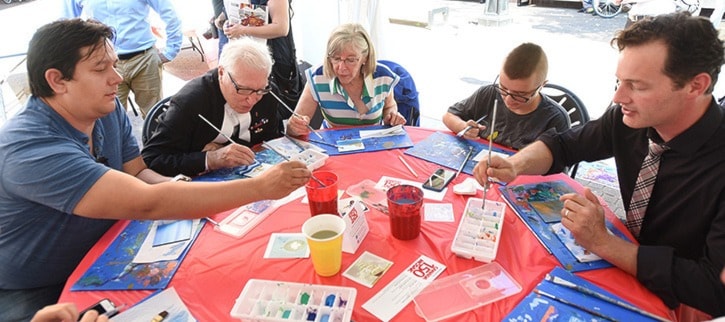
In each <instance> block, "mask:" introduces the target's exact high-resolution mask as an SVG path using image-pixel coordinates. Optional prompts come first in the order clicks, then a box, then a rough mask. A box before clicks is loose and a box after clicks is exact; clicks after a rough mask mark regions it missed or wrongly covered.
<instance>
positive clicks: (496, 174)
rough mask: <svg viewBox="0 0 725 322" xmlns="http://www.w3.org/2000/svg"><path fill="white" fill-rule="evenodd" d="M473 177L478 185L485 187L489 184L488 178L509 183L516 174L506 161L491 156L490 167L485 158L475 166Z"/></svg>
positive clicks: (510, 164) (511, 165)
mask: <svg viewBox="0 0 725 322" xmlns="http://www.w3.org/2000/svg"><path fill="white" fill-rule="evenodd" d="M473 176H474V177H475V178H476V180H477V181H478V183H479V184H481V185H485V184H486V183H487V182H489V178H490V179H491V180H493V181H500V182H511V181H513V180H514V179H516V177H517V176H518V174H517V173H516V170H515V169H514V166H513V164H512V163H511V162H509V161H508V160H507V159H504V158H502V157H500V156H498V155H492V156H491V164H490V165H489V164H488V159H487V157H486V159H483V160H481V161H479V162H478V163H477V164H476V166H475V167H474V168H473Z"/></svg>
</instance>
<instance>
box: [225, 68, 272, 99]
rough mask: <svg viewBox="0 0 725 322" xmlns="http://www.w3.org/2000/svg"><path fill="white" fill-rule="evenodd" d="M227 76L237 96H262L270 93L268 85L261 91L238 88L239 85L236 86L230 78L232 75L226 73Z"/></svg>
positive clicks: (270, 88) (270, 87) (270, 89)
mask: <svg viewBox="0 0 725 322" xmlns="http://www.w3.org/2000/svg"><path fill="white" fill-rule="evenodd" d="M227 75H229V80H230V81H232V85H234V89H235V90H236V91H237V94H239V95H252V94H257V95H264V94H267V93H269V92H271V91H272V86H269V84H267V86H266V87H265V88H262V89H253V88H248V87H243V86H239V84H237V82H235V81H234V78H232V73H230V72H227Z"/></svg>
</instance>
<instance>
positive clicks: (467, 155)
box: [453, 146, 473, 178]
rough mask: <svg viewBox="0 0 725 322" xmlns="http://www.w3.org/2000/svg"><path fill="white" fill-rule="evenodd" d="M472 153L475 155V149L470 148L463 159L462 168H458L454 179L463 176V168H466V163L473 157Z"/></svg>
mask: <svg viewBox="0 0 725 322" xmlns="http://www.w3.org/2000/svg"><path fill="white" fill-rule="evenodd" d="M471 153H473V147H472V146H468V154H466V158H465V159H463V163H461V167H460V168H458V171H456V175H455V176H453V177H454V178H455V177H458V175H459V174H461V171H462V170H463V168H464V167H466V163H468V159H469V158H470V157H471Z"/></svg>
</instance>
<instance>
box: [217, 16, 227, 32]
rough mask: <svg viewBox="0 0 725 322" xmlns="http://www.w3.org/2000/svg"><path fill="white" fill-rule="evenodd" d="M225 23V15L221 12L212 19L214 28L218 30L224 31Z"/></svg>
mask: <svg viewBox="0 0 725 322" xmlns="http://www.w3.org/2000/svg"><path fill="white" fill-rule="evenodd" d="M225 22H227V15H225V14H224V13H223V12H222V13H220V14H219V16H218V17H216V18H215V19H214V26H216V27H217V28H218V29H219V30H224V23H225Z"/></svg>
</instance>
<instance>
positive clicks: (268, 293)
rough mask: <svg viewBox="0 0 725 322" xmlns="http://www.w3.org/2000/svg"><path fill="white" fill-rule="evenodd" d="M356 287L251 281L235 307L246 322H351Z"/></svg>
mask: <svg viewBox="0 0 725 322" xmlns="http://www.w3.org/2000/svg"><path fill="white" fill-rule="evenodd" d="M356 295H357V290H356V289H354V288H352V287H342V286H329V285H317V284H301V283H292V282H280V281H269V280H258V279H250V280H249V281H248V282H247V285H245V286H244V289H243V290H242V293H241V294H240V295H239V298H237V300H236V302H235V303H234V307H232V311H231V316H232V317H235V318H239V319H243V320H244V321H312V322H349V321H350V319H351V318H352V309H353V308H354V307H355V296H356Z"/></svg>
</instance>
